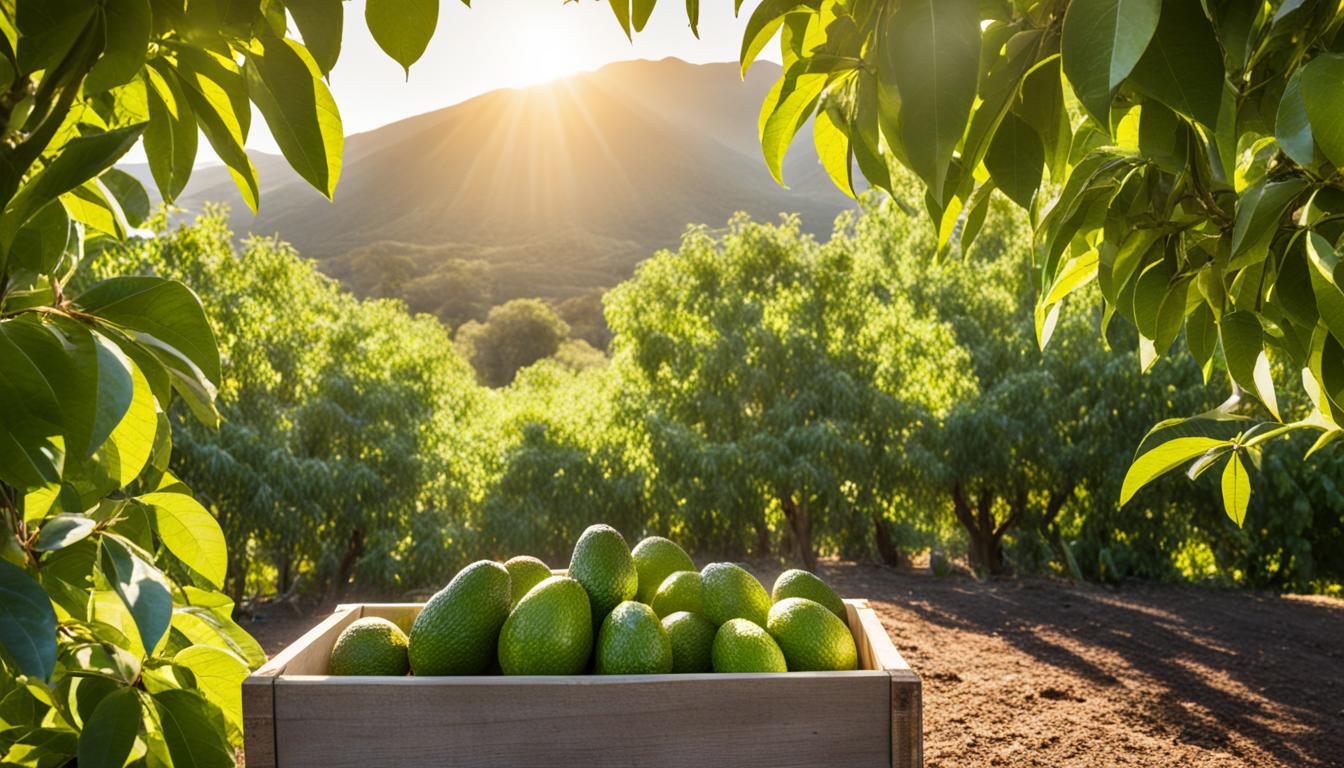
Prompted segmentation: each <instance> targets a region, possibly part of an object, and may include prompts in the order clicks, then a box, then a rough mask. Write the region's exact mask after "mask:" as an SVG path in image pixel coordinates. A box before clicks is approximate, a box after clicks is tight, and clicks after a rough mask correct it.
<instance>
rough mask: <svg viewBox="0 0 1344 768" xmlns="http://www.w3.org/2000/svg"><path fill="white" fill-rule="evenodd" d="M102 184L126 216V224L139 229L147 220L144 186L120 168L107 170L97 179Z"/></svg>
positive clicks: (147, 197)
mask: <svg viewBox="0 0 1344 768" xmlns="http://www.w3.org/2000/svg"><path fill="white" fill-rule="evenodd" d="M98 181H100V182H102V184H103V187H104V189H106V190H107V191H108V192H111V193H112V197H113V199H115V200H116V201H117V204H118V205H119V206H121V212H122V213H123V214H125V216H126V223H127V224H129V225H130V226H132V227H139V226H141V225H142V224H144V223H145V220H146V219H148V218H149V208H150V203H149V194H148V193H147V192H145V185H143V184H141V183H140V180H139V179H137V178H135V177H134V176H132V175H131V174H129V173H127V172H125V171H123V170H121V169H120V168H109V169H108V170H106V171H104V172H103V175H102V176H99V177H98Z"/></svg>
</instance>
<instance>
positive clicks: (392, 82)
mask: <svg viewBox="0 0 1344 768" xmlns="http://www.w3.org/2000/svg"><path fill="white" fill-rule="evenodd" d="M754 7H755V3H754V2H747V3H744V4H743V9H742V15H741V16H740V17H739V18H734V17H733V13H732V4H731V3H730V2H727V0H719V1H717V2H715V1H713V0H711V1H710V2H702V3H701V9H700V24H699V29H700V39H699V40H697V39H696V38H695V37H694V36H693V35H692V34H691V30H690V26H689V25H688V24H687V22H686V9H685V4H684V3H683V2H682V1H681V0H662V2H659V3H658V6H657V7H656V8H655V9H654V12H653V16H652V17H651V18H650V19H649V22H648V25H647V26H646V27H645V28H644V31H643V32H640V33H637V34H636V35H635V40H634V42H633V43H631V42H630V41H628V40H627V39H626V37H625V33H624V32H623V31H622V30H621V27H620V25H619V24H618V23H617V22H616V17H615V15H614V14H613V13H612V11H611V8H610V6H609V5H608V4H607V2H606V1H605V0H577V1H576V2H564V1H563V0H473V7H472V8H467V7H466V6H464V5H463V4H462V3H461V2H459V1H458V0H440V5H439V23H438V28H437V29H436V30H435V33H434V38H433V39H432V40H430V43H429V48H428V49H427V50H426V51H425V55H424V56H423V57H422V58H421V59H420V60H419V61H418V62H416V63H415V64H414V65H413V66H412V67H411V73H410V78H409V80H408V79H407V78H406V76H405V73H404V72H403V71H402V69H401V65H399V64H397V63H396V62H395V61H393V60H392V59H391V58H389V57H388V56H387V55H386V54H385V53H383V52H382V50H380V49H379V48H378V45H377V43H375V42H374V41H373V37H372V36H371V35H370V34H369V30H368V28H367V27H366V26H365V24H364V0H350V1H349V2H346V3H345V29H344V32H343V34H342V45H341V56H340V59H339V61H338V62H337V64H336V67H335V68H334V69H333V70H332V72H331V75H330V78H329V85H330V87H331V91H332V95H333V96H334V97H335V99H336V104H337V106H338V107H339V108H340V111H341V120H342V125H343V127H344V130H345V133H346V135H347V136H348V135H350V134H354V133H361V132H363V131H368V130H371V129H374V128H377V127H379V126H382V125H386V124H388V123H392V122H395V121H397V120H400V119H402V118H406V117H411V116H413V115H419V114H423V113H425V112H430V111H433V110H435V109H440V108H442V107H446V106H449V105H452V104H456V103H458V102H461V101H464V100H466V99H469V98H471V97H472V96H476V95H478V94H481V93H485V92H487V91H492V90H495V89H497V88H508V87H521V86H527V85H533V84H536V83H542V82H546V81H548V80H554V79H556V78H560V77H566V76H568V75H572V74H575V73H578V72H586V71H591V70H594V69H598V68H600V67H602V66H603V65H606V64H610V63H612V62H616V61H625V60H629V59H655V60H656V59H662V58H666V57H668V56H675V57H677V58H680V59H684V60H686V61H690V62H695V63H709V62H717V61H736V60H737V57H738V51H739V48H740V46H741V40H742V29H743V27H744V26H745V25H746V20H747V18H748V17H749V16H750V13H751V11H752V10H753V9H754ZM291 30H293V25H291ZM291 34H297V33H295V32H292V33H291ZM778 56H779V52H778V50H777V48H776V47H775V46H767V52H766V55H765V56H763V57H762V58H767V59H773V60H775V61H778V60H779V59H778ZM247 147H248V148H249V149H256V150H260V151H263V152H279V149H278V148H277V146H276V144H275V140H274V139H273V138H271V135H270V132H269V131H268V130H267V129H266V122H265V120H264V119H263V118H262V117H261V115H260V114H259V113H257V112H256V109H255V107H254V108H253V120H252V129H251V131H250V133H249V135H248V140H247ZM126 161H127V162H133V163H134V162H144V152H143V149H141V148H140V147H138V146H137V147H136V148H135V149H134V150H133V151H132V154H130V155H128V156H127V157H126ZM218 162H219V159H218V158H217V157H216V156H215V154H214V153H213V151H211V149H210V145H209V144H208V143H207V142H206V141H205V139H204V137H202V139H201V141H200V151H199V154H198V156H197V164H198V165H207V164H213V163H218Z"/></svg>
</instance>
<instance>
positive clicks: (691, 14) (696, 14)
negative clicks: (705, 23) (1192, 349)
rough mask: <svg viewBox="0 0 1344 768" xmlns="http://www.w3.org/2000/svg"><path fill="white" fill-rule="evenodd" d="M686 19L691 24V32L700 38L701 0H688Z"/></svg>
mask: <svg viewBox="0 0 1344 768" xmlns="http://www.w3.org/2000/svg"><path fill="white" fill-rule="evenodd" d="M686 21H688V22H689V23H690V25H691V34H692V35H695V38H696V39H697V40H699V39H700V0H686Z"/></svg>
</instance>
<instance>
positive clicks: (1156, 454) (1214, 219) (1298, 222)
mask: <svg viewBox="0 0 1344 768" xmlns="http://www.w3.org/2000/svg"><path fill="white" fill-rule="evenodd" d="M738 6H740V3H739V4H738ZM622 7H623V6H620V4H613V8H614V9H615V10H616V17H617V20H618V21H619V22H620V24H621V26H622V27H623V28H624V30H625V32H626V34H630V33H631V22H630V18H629V15H628V13H627V12H626V11H623V10H622ZM692 17H694V13H692ZM692 25H693V26H694V21H692ZM635 26H636V28H637V27H638V25H635ZM1341 26H1344V10H1341V8H1340V7H1339V4H1338V3H1331V2H1324V1H1321V2H1316V1H1314V0H1307V1H1306V2H1303V1H1302V0H1270V1H1267V2H1244V1H1243V0H1165V1H1164V0H1135V1H1134V2H1128V3H1119V2H1116V0H1012V2H1008V1H1007V0H991V1H990V2H983V1H982V0H938V2H934V1H933V0H919V1H917V2H911V1H909V0H806V1H804V2H793V1H792V0H789V1H787V2H779V1H777V0H763V2H761V3H760V4H759V5H757V6H756V8H755V10H754V11H752V13H751V15H750V17H749V19H748V21H747V24H746V29H745V31H744V33H743V40H742V55H741V65H742V71H743V72H744V73H745V72H746V71H747V69H748V67H750V66H751V64H752V62H753V60H755V59H756V58H757V56H758V55H759V54H760V52H761V51H762V49H763V48H764V46H765V45H766V44H767V43H768V42H769V41H770V40H771V39H772V38H773V37H774V36H775V35H776V34H777V33H778V36H779V44H780V54H781V56H782V59H783V64H784V73H783V75H782V77H781V78H780V79H779V81H778V83H777V84H776V86H775V89H774V90H772V91H771V93H770V95H769V96H767V98H766V99H765V102H764V104H763V105H762V108H761V113H760V139H761V148H762V150H763V153H764V157H765V161H766V164H767V166H768V167H769V168H770V170H771V172H772V173H774V175H775V177H776V178H777V179H780V178H781V176H780V170H781V164H782V161H783V157H784V153H785V151H786V149H787V148H788V146H789V144H790V143H791V141H792V140H793V138H794V136H795V135H796V134H797V133H798V131H799V130H800V129H801V128H802V127H803V126H804V125H806V124H808V122H809V118H812V119H811V120H810V122H811V123H812V125H813V139H814V143H815V144H816V147H817V152H818V154H819V155H820V157H821V160H822V163H823V165H824V166H825V167H826V170H827V171H828V173H829V174H830V176H831V178H832V180H834V181H835V183H836V184H837V185H838V186H839V187H840V188H841V189H842V190H845V191H846V192H849V193H850V194H853V193H854V190H855V183H854V167H855V166H857V167H858V169H859V172H860V173H861V174H862V175H863V176H864V177H866V178H867V180H868V182H870V183H871V184H872V185H874V186H876V187H881V188H886V189H888V190H890V191H892V192H894V193H899V191H900V190H899V189H898V186H899V185H898V183H897V181H898V180H897V178H896V177H893V176H892V175H891V173H890V169H889V161H894V162H895V163H899V164H900V165H902V166H905V167H907V168H909V169H910V170H911V171H913V172H914V173H915V174H916V175H917V176H918V177H919V178H920V180H921V182H922V183H923V186H924V187H925V190H926V193H925V195H924V207H925V208H926V209H927V211H928V213H929V215H930V217H931V218H932V220H933V223H934V227H935V229H936V230H937V231H938V241H939V246H940V250H942V249H945V248H947V247H948V246H949V245H951V244H952V241H953V237H954V235H955V236H956V237H957V239H958V240H960V241H961V245H962V246H963V247H964V246H965V244H966V243H967V242H969V241H971V240H973V239H974V236H975V234H976V232H977V230H978V229H979V226H980V223H981V222H982V221H983V218H984V215H985V206H986V205H988V201H989V200H990V198H991V196H992V193H993V191H994V190H996V189H997V190H999V191H1001V192H1002V193H1003V194H1004V195H1005V196H1007V197H1008V198H1009V199H1011V200H1012V201H1014V202H1016V203H1017V204H1018V205H1020V206H1021V207H1023V208H1025V209H1027V210H1028V211H1029V213H1030V214H1031V217H1032V223H1033V229H1034V235H1035V237H1034V241H1033V248H1032V264H1033V269H1034V276H1033V277H1034V282H1035V286H1036V292H1037V302H1036V307H1035V315H1036V334H1037V337H1038V340H1039V342H1040V344H1041V345H1042V346H1045V345H1046V344H1047V343H1048V342H1049V340H1050V338H1051V335H1052V330H1053V329H1054V327H1055V325H1056V323H1057V322H1058V321H1059V317H1060V310H1061V306H1062V304H1063V302H1064V300H1065V299H1066V298H1067V297H1069V296H1070V295H1073V294H1075V293H1076V292H1078V291H1079V290H1081V289H1083V288H1084V287H1085V286H1088V285H1091V284H1093V283H1095V284H1096V285H1097V286H1098V287H1099V289H1100V294H1101V301H1100V303H1101V305H1102V306H1103V307H1104V318H1105V320H1106V322H1105V323H1103V329H1104V328H1105V327H1106V326H1107V325H1109V322H1110V320H1111V319H1112V317H1113V316H1114V315H1115V314H1117V313H1118V314H1119V315H1120V316H1122V317H1125V318H1127V319H1129V320H1131V321H1132V322H1133V323H1134V325H1135V327H1136V328H1137V330H1138V332H1139V337H1138V342H1137V347H1138V350H1139V358H1140V364H1141V366H1142V368H1143V369H1144V370H1148V369H1150V368H1152V366H1153V365H1154V363H1155V362H1156V361H1157V359H1158V358H1159V357H1162V356H1164V355H1167V354H1169V353H1170V352H1171V350H1172V349H1173V346H1174V344H1175V343H1176V342H1177V340H1178V339H1180V338H1181V336H1182V329H1183V328H1184V330H1185V333H1184V339H1185V346H1186V347H1187V348H1188V349H1189V351H1190V353H1191V355H1192V356H1193V357H1194V359H1195V361H1196V362H1197V363H1198V364H1199V365H1200V366H1201V367H1202V368H1203V369H1204V371H1205V376H1206V377H1208V376H1211V375H1212V372H1213V369H1214V360H1215V359H1221V360H1222V361H1224V362H1225V366H1223V370H1222V373H1223V374H1224V375H1225V377H1226V379H1227V381H1228V382H1229V384H1230V386H1231V389H1232V396H1231V397H1230V398H1229V399H1228V401H1227V402H1226V403H1225V404H1224V405H1223V406H1221V407H1220V408H1218V409H1217V410H1215V411H1211V412H1208V413H1204V414H1201V415H1200V416H1197V417H1194V418H1190V419H1178V420H1172V421H1167V422H1162V423H1160V424H1158V425H1157V426H1156V427H1154V428H1153V430H1152V432H1151V433H1150V434H1149V435H1148V436H1147V437H1146V438H1145V439H1144V440H1143V442H1142V443H1141V444H1140V446H1139V448H1138V451H1137V454H1136V459H1135V461H1134V464H1133V469H1132V471H1131V472H1130V476H1129V480H1128V482H1126V483H1125V484H1124V486H1123V488H1122V492H1121V500H1122V502H1123V501H1128V500H1129V499H1130V498H1132V497H1133V495H1134V493H1135V491H1136V490H1137V489H1138V488H1140V487H1141V486H1143V485H1144V484H1146V483H1147V482H1150V481H1151V480H1152V479H1153V478H1155V477H1157V476H1158V475H1161V474H1163V473H1165V472H1168V471H1171V470H1174V469H1176V468H1179V467H1182V466H1185V465H1187V464H1189V465H1191V467H1190V469H1191V475H1192V476H1197V475H1199V474H1200V473H1202V472H1204V471H1207V470H1208V469H1210V468H1212V467H1218V469H1219V472H1220V474H1221V476H1222V488H1223V502H1224V507H1225V509H1226V511H1227V513H1228V515H1229V516H1230V517H1232V519H1233V520H1234V521H1235V522H1237V523H1238V524H1241V523H1242V522H1243V520H1244V516H1245V513H1246V509H1247V494H1248V493H1249V489H1250V483H1249V480H1248V477H1247V472H1248V470H1249V467H1248V464H1249V465H1251V466H1254V465H1256V464H1258V463H1259V458H1260V453H1261V450H1262V448H1263V445H1264V444H1265V442H1266V441H1268V440H1271V439H1273V438H1275V437H1280V436H1283V435H1285V434H1287V433H1289V432H1291V431H1295V430H1301V429H1306V430H1310V431H1313V432H1316V433H1318V440H1317V442H1316V443H1315V444H1314V445H1313V446H1312V447H1311V448H1310V449H1309V450H1308V451H1307V454H1308V455H1310V454H1311V453H1313V452H1314V451H1316V450H1318V449H1319V448H1320V447H1322V446H1324V445H1326V444H1327V443H1329V442H1331V441H1333V440H1335V439H1337V438H1338V437H1339V436H1340V435H1344V428H1341V424H1344V287H1342V286H1344V275H1342V273H1341V272H1340V268H1339V261H1340V259H1339V257H1338V255H1337V249H1338V248H1339V247H1340V242H1341V236H1344V224H1342V223H1341V222H1342V221H1344V218H1341V213H1344V194H1341V192H1344V189H1342V188H1341V186H1340V182H1339V174H1338V173H1337V169H1338V167H1339V165H1340V164H1341V163H1344V132H1341V130H1340V129H1339V126H1340V120H1339V117H1340V109H1341V107H1344V104H1341V101H1340V96H1339V94H1340V89H1339V87H1338V85H1339V82H1340V80H1341V78H1342V77H1344V57H1342V56H1341V55H1340V54H1339V53H1337V52H1336V51H1337V48H1338V46H1339V34H1340V29H1341ZM1044 170H1048V172H1049V179H1050V182H1051V183H1050V184H1045V183H1044V181H1043V177H1044V172H1043V171H1044ZM1083 295H1084V296H1085V297H1088V296H1095V294H1094V293H1088V294H1083ZM1092 303H1097V302H1096V299H1095V298H1093V299H1092ZM1104 334H1105V331H1104V330H1103V335H1104ZM1276 361H1278V362H1281V363H1283V365H1280V366H1279V370H1280V371H1281V372H1282V373H1283V374H1285V375H1280V376H1279V377H1278V379H1279V381H1278V382H1276V381H1275V378H1276V377H1275V376H1274V373H1273V371H1274V370H1275V362H1276ZM1299 372H1300V373H1301V380H1302V382H1303V388H1304V392H1305V394H1306V395H1307V396H1308V399H1309V401H1310V406H1309V407H1305V408H1302V409H1300V410H1298V411H1287V410H1285V409H1281V408H1280V407H1279V400H1280V397H1279V395H1278V394H1276V392H1277V391H1278V390H1280V389H1282V387H1283V383H1282V380H1283V379H1284V378H1288V376H1291V377H1293V378H1296V377H1297V376H1298V374H1299ZM1192 462H1193V463H1192Z"/></svg>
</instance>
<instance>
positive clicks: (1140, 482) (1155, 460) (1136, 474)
mask: <svg viewBox="0 0 1344 768" xmlns="http://www.w3.org/2000/svg"><path fill="white" fill-rule="evenodd" d="M1225 442H1226V441H1224V440H1218V439H1215V438H1212V437H1177V438H1174V439H1171V440H1168V441H1166V442H1163V443H1160V444H1158V445H1156V446H1155V447H1153V448H1151V449H1149V450H1148V451H1146V452H1144V453H1142V454H1139V456H1138V457H1136V458H1135V459H1134V463H1132V464H1130V465H1129V469H1128V471H1126V472H1125V480H1124V483H1123V485H1122V487H1121V489H1120V504H1121V505H1122V506H1123V505H1125V504H1127V503H1129V500H1130V499H1132V498H1134V494H1135V493H1138V491H1139V489H1140V488H1142V487H1143V486H1145V485H1147V484H1148V483H1150V482H1152V481H1153V480H1155V479H1157V478H1158V477H1160V476H1161V475H1164V474H1166V473H1167V472H1170V471H1171V470H1173V469H1175V468H1177V467H1179V466H1181V465H1182V464H1184V463H1186V462H1187V461H1193V460H1194V459H1197V458H1199V456H1200V455H1202V454H1203V453H1204V452H1205V451H1207V450H1209V449H1211V448H1214V447H1217V446H1219V445H1223V444H1224V443H1225Z"/></svg>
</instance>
